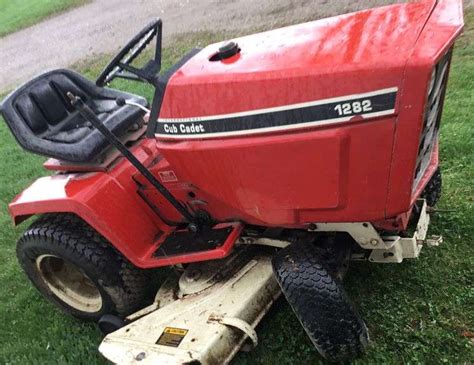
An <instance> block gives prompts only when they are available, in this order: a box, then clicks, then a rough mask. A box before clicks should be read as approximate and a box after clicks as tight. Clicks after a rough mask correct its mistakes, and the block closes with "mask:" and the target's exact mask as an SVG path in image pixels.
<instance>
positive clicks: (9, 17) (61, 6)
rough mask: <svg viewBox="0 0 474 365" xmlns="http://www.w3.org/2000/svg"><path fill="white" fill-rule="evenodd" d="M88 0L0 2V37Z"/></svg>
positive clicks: (12, 0)
mask: <svg viewBox="0 0 474 365" xmlns="http://www.w3.org/2000/svg"><path fill="white" fill-rule="evenodd" d="M88 1H89V0H0V37H3V36H4V35H6V34H9V33H13V32H16V31H17V30H20V29H22V28H26V27H29V26H30V25H33V24H36V23H39V22H40V21H42V20H44V19H45V18H47V17H49V16H51V15H53V14H57V13H60V12H62V11H65V10H67V9H70V8H72V7H75V6H79V5H82V4H84V3H86V2H88Z"/></svg>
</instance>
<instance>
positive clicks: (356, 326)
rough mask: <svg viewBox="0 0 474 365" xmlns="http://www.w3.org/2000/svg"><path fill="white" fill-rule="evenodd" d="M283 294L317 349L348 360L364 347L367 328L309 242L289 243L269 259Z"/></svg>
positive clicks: (333, 359) (335, 359) (329, 356)
mask: <svg viewBox="0 0 474 365" xmlns="http://www.w3.org/2000/svg"><path fill="white" fill-rule="evenodd" d="M272 264H273V270H274V272H275V275H276V278H277V281H278V283H279V284H280V287H281V289H282V292H283V294H284V295H285V297H286V299H287V300H288V302H289V304H290V306H291V307H292V309H293V311H294V312H295V314H296V317H297V318H298V320H299V321H300V322H301V324H302V326H303V328H304V329H305V331H306V333H307V334H308V336H309V338H310V339H311V342H312V343H313V344H314V346H315V347H316V349H317V350H318V352H319V353H320V354H321V356H323V357H324V358H326V359H327V360H329V361H331V362H341V361H350V360H352V359H354V358H356V357H358V356H360V355H361V354H362V353H363V352H364V351H365V348H366V347H367V344H368V342H369V334H368V330H367V327H366V325H365V323H364V321H363V320H362V318H361V317H360V316H359V314H358V313H357V311H356V310H355V309H354V307H353V305H352V304H351V302H350V300H349V298H348V296H347V294H346V293H345V291H344V289H343V288H342V287H341V285H340V284H339V283H338V282H337V281H336V280H335V279H333V278H332V277H331V275H330V274H329V273H328V271H327V270H326V269H325V268H324V263H323V262H322V261H321V258H320V257H319V256H318V254H317V251H316V250H315V249H314V247H312V245H311V244H304V243H297V244H292V245H290V246H288V247H286V248H285V249H283V250H282V251H280V252H279V253H278V254H277V255H276V256H275V257H274V258H273V260H272Z"/></svg>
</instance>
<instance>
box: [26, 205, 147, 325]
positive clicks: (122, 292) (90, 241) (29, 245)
mask: <svg viewBox="0 0 474 365" xmlns="http://www.w3.org/2000/svg"><path fill="white" fill-rule="evenodd" d="M17 257H18V261H19V262H20V265H21V266H22V268H23V270H24V271H25V273H26V274H27V275H28V277H29V279H30V280H31V281H32V283H33V284H34V285H35V286H36V288H37V289H38V290H39V291H40V292H41V294H42V295H43V296H44V297H45V298H46V299H48V300H49V301H50V302H52V303H53V304H55V305H56V306H57V307H59V308H60V309H61V310H63V311H64V312H66V313H68V314H71V315H73V316H74V317H77V318H79V319H83V320H94V321H95V320H98V319H99V318H100V317H101V316H102V315H104V314H109V313H113V314H118V315H120V316H126V315H128V314H130V313H131V312H133V311H135V310H136V309H138V308H139V306H140V305H141V304H142V302H143V300H144V299H145V298H146V296H147V293H148V290H147V289H148V282H149V280H148V273H147V272H146V271H144V270H140V269H137V268H135V267H134V266H132V265H131V264H130V263H129V262H128V261H126V260H125V259H124V258H123V257H122V255H121V254H120V253H118V252H117V251H116V250H115V249H114V248H113V247H112V246H111V245H110V244H109V243H108V242H107V241H106V240H105V239H104V238H103V237H102V236H100V235H99V234H98V233H97V232H96V231H94V230H93V229H92V228H91V227H90V226H89V225H87V224H86V223H85V222H83V221H82V220H81V219H79V218H78V217H77V216H74V215H71V214H47V215H44V216H42V217H40V218H39V219H38V220H37V221H36V222H34V223H33V224H32V225H31V226H30V227H29V228H28V230H27V231H26V232H25V233H24V234H23V236H22V237H21V238H20V240H19V241H18V245H17Z"/></svg>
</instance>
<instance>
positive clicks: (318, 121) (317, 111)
mask: <svg viewBox="0 0 474 365" xmlns="http://www.w3.org/2000/svg"><path fill="white" fill-rule="evenodd" d="M397 91H398V88H397V87H392V88H386V89H381V90H377V91H373V92H369V93H361V94H352V95H346V96H341V97H335V98H329V99H323V100H316V101H311V102H305V103H297V104H290V105H284V106H279V107H273V108H265V109H256V110H249V111H244V112H239V113H229V114H220V115H209V116H199V117H189V118H159V119H158V124H157V132H158V133H156V134H155V136H157V137H165V138H171V139H183V138H185V139H188V138H196V139H199V138H206V137H220V136H232V135H246V134H257V133H265V132H271V131H278V130H289V129H297V128H307V127H312V126H321V125H328V124H337V123H344V122H348V121H350V120H351V119H353V118H354V117H362V118H375V117H380V116H386V115H390V114H394V113H395V100H396V95H397ZM364 101H371V102H372V106H373V108H372V107H370V109H368V110H365V109H364V110H360V109H361V102H364ZM352 103H353V104H354V105H355V104H358V109H359V110H356V108H355V107H354V108H353V109H354V110H353V111H350V113H349V114H350V115H345V114H346V113H344V116H342V115H341V114H342V109H337V108H334V106H335V105H336V106H337V107H338V108H340V107H341V105H342V106H343V105H347V104H350V105H353V104H352ZM334 110H336V111H338V113H336V112H335V111H334ZM298 116H302V118H303V119H304V120H301V119H300V118H298ZM233 118H236V119H235V122H233V121H229V119H233ZM305 118H306V119H305ZM292 120H295V121H296V122H294V123H292V122H291V121H292ZM298 120H299V121H300V122H298ZM213 121H214V122H213ZM182 123H183V124H182ZM186 123H188V124H186ZM195 123H196V124H195ZM200 123H202V124H200ZM235 123H237V124H235ZM272 124H273V125H272ZM267 125H268V127H267ZM177 127H178V128H177Z"/></svg>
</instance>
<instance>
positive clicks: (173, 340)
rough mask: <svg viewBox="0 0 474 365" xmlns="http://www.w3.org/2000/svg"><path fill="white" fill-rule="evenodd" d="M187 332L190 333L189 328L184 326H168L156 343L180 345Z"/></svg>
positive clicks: (172, 345)
mask: <svg viewBox="0 0 474 365" xmlns="http://www.w3.org/2000/svg"><path fill="white" fill-rule="evenodd" d="M186 333H188V330H184V329H182V328H174V327H166V328H165V330H164V331H163V333H162V334H161V336H160V338H159V339H158V341H156V344H157V345H163V346H170V347H178V346H179V344H180V343H181V341H183V338H184V336H186Z"/></svg>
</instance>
